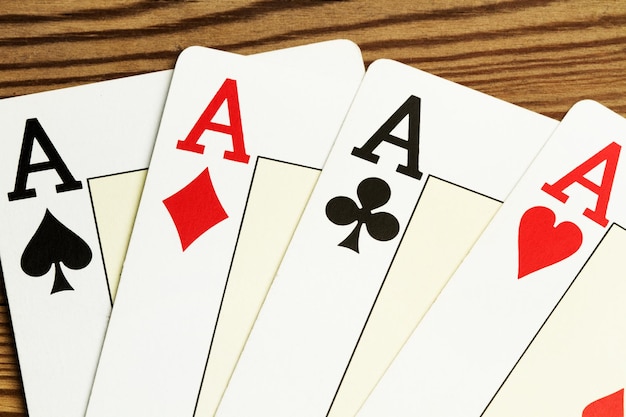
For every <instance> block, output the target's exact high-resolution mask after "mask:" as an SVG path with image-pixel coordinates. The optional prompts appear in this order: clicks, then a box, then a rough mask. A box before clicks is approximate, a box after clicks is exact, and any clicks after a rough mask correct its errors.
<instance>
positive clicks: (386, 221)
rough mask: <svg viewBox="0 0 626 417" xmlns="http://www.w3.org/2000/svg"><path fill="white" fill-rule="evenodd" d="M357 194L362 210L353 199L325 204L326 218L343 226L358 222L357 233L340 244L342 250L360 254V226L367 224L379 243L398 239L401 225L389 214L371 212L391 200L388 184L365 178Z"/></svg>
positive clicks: (337, 198)
mask: <svg viewBox="0 0 626 417" xmlns="http://www.w3.org/2000/svg"><path fill="white" fill-rule="evenodd" d="M356 194H357V196H358V197H359V202H360V203H361V205H362V206H363V207H362V208H359V207H358V206H357V204H356V203H355V202H354V201H353V200H352V199H351V198H349V197H345V196H339V197H335V198H333V199H331V200H330V201H329V202H328V204H326V217H328V220H330V221H331V222H333V223H335V224H336V225H340V226H345V225H348V224H351V223H354V222H355V221H356V222H357V224H356V226H355V227H354V230H352V232H351V233H350V234H349V235H348V237H346V238H345V239H344V240H343V241H342V242H341V243H339V246H343V247H345V248H348V249H352V250H353V251H355V252H356V253H359V233H360V232H361V225H363V224H365V227H366V228H367V232H368V233H369V235H370V236H371V237H372V238H374V239H376V240H379V241H387V240H391V239H393V238H394V237H396V236H397V235H398V232H399V230H400V225H399V224H398V220H397V219H396V218H395V217H394V216H393V215H392V214H390V213H386V212H384V211H381V212H378V213H372V210H374V209H377V208H378V207H381V206H383V205H384V204H385V203H387V201H389V197H391V189H390V188H389V185H387V183H386V182H385V181H383V180H381V179H380V178H366V179H364V180H363V181H361V183H360V184H359V186H358V187H357V189H356Z"/></svg>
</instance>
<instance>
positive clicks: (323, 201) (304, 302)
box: [217, 60, 557, 417]
mask: <svg viewBox="0 0 626 417" xmlns="http://www.w3.org/2000/svg"><path fill="white" fill-rule="evenodd" d="M556 124H557V122H555V121H553V120H551V119H548V118H546V117H543V116H540V115H537V114H535V113H532V112H530V111H527V110H524V109H521V108H519V107H516V106H513V105H511V104H508V103H505V102H503V101H500V100H497V99H495V98H492V97H489V96H486V95H484V94H482V93H479V92H476V91H473V90H470V89H468V88H465V87H462V86H459V85H457V84H454V83H452V82H449V81H446V80H443V79H440V78H438V77H435V76H432V75H429V74H426V73H423V72H421V71H418V70H416V69H413V68H410V67H408V66H405V65H402V64H399V63H396V62H393V61H387V60H382V61H377V62H375V63H373V64H372V65H371V66H370V68H369V70H368V72H367V74H366V76H365V78H364V81H363V83H362V85H361V87H360V89H359V92H358V94H357V97H356V98H355V102H354V103H353V106H352V107H351V109H350V113H349V114H348V116H347V118H346V121H345V123H344V125H343V127H342V130H341V132H340V134H339V136H338V138H337V141H336V143H335V145H334V147H333V150H332V152H331V155H330V156H329V159H328V161H327V163H326V165H325V167H324V170H323V172H322V174H321V175H320V179H319V181H318V183H317V185H316V187H315V190H314V192H313V194H312V196H311V199H310V200H309V203H308V205H307V208H306V210H305V212H304V214H303V216H302V218H301V220H300V223H299V224H298V228H297V230H296V232H295V234H294V237H293V239H292V241H291V243H290V246H289V249H288V251H287V253H286V255H285V257H284V259H283V262H282V264H281V266H280V268H279V270H278V273H277V275H276V277H275V279H274V283H273V285H272V287H271V289H270V291H269V293H268V296H267V298H266V300H265V303H264V305H263V308H262V309H261V312H260V314H259V317H258V319H257V321H256V323H255V326H254V328H253V330H252V332H251V334H250V338H249V339H248V343H247V344H246V347H245V349H244V351H243V354H242V356H241V358H240V360H239V363H238V365H237V368H236V369H235V372H234V373H233V377H232V379H231V381H230V384H229V386H228V388H227V390H226V392H225V395H224V397H223V399H222V402H221V404H220V407H219V409H218V412H217V415H218V416H232V417H235V416H242V415H257V416H270V415H271V416H294V415H297V416H319V415H325V414H326V413H327V412H328V410H329V408H330V406H331V403H332V401H333V397H334V395H335V392H336V390H337V388H338V386H339V384H340V381H341V379H342V375H343V374H344V370H345V369H346V366H347V365H348V362H349V360H350V357H351V354H352V353H353V351H354V348H355V345H356V343H357V340H358V339H359V335H360V334H361V331H362V329H363V326H364V324H365V322H366V320H367V317H368V313H369V312H370V309H371V307H372V305H373V304H374V301H375V299H376V297H377V294H378V292H379V289H380V287H381V285H382V283H383V281H384V279H385V276H386V275H387V273H388V271H389V270H390V267H391V265H392V262H394V259H396V260H398V257H401V258H402V257H403V258H404V260H403V261H402V262H405V264H406V253H407V250H409V251H410V249H407V248H410V247H412V246H411V245H412V244H414V243H415V242H409V241H407V242H406V244H407V245H409V246H407V247H405V248H403V246H402V245H404V244H405V241H404V239H405V236H406V233H409V232H408V231H406V229H407V225H408V224H409V223H410V222H411V223H416V224H420V222H421V224H422V225H423V224H424V219H422V218H420V217H421V216H425V217H427V216H429V214H428V213H432V212H433V211H435V212H437V211H438V209H437V208H436V207H432V205H433V204H435V205H436V204H443V209H445V207H446V206H447V205H454V204H456V203H459V202H461V201H464V200H463V199H462V197H459V198H460V199H459V200H456V201H445V200H444V201H443V202H440V203H436V202H433V201H432V198H434V197H436V196H432V192H429V193H428V194H429V197H428V200H429V201H430V202H429V203H428V204H426V203H424V200H422V198H423V197H422V196H423V195H425V194H426V191H425V189H424V187H426V188H428V187H430V185H428V184H432V187H435V188H436V187H437V186H439V187H441V186H442V184H441V183H446V184H448V185H450V186H451V187H452V188H456V189H457V190H453V191H452V194H454V191H458V189H460V188H465V189H466V190H465V191H467V192H472V193H474V194H476V195H477V194H480V196H478V197H477V198H478V199H479V200H480V199H481V198H482V199H484V200H488V201H487V202H486V203H485V205H484V207H487V210H492V211H493V210H495V208H497V207H494V206H497V204H498V203H497V202H494V201H493V200H494V199H495V200H500V201H501V200H503V199H504V197H505V196H506V195H507V194H508V192H509V191H510V190H511V189H512V188H513V186H514V184H515V182H516V180H517V179H518V178H519V177H520V176H521V175H522V173H523V172H524V169H525V168H526V167H527V166H528V164H529V163H530V162H531V160H532V158H533V156H534V155H535V154H536V153H537V152H538V151H539V149H540V147H541V145H542V144H543V142H544V141H545V140H546V139H547V138H548V136H549V135H550V133H551V132H552V130H553V129H554V128H555V126H556ZM417 150H419V155H418V153H417ZM444 187H445V185H444ZM468 190H469V191H468ZM461 194H462V193H461ZM479 204H480V203H479ZM426 206H428V207H426ZM489 207H491V208H489ZM416 216H417V217H416ZM480 221H482V222H483V223H484V220H480ZM417 227H419V225H418V226H417ZM405 232H406V233H405ZM431 233H432V234H433V235H435V237H434V238H438V239H442V238H441V237H438V236H436V231H433V232H431ZM476 237H477V236H476ZM401 243H402V245H401ZM396 268H397V269H401V270H402V269H405V268H408V271H405V272H404V275H405V276H406V279H416V280H420V281H421V280H424V282H427V281H430V280H431V278H433V277H431V276H428V275H425V276H419V277H416V276H413V275H412V274H411V265H410V263H409V265H407V266H397V267H396ZM439 275H445V274H439ZM441 279H444V281H443V282H445V279H447V276H445V277H441ZM429 285H430V286H431V287H432V290H430V291H432V294H431V295H430V297H424V298H423V301H421V302H423V303H424V305H423V306H422V309H423V311H425V310H426V309H427V308H428V306H429V304H430V302H432V299H434V297H436V294H437V292H438V288H440V287H441V286H443V284H442V283H433V284H432V285H431V283H430V282H429ZM394 324H395V323H392V324H388V326H393V325H394ZM405 325H406V326H408V329H405V332H407V333H409V332H410V330H411V328H412V326H414V324H413V325H411V324H410V323H409V324H405ZM377 366H378V365H377ZM383 368H384V366H383ZM379 372H380V371H379ZM376 379H377V378H376V377H374V379H373V380H374V382H375V381H376ZM357 408H358V407H357ZM346 415H349V414H346Z"/></svg>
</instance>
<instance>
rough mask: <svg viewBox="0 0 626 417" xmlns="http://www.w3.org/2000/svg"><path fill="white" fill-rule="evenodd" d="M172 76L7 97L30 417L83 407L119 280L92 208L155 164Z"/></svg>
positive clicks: (7, 245)
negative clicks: (112, 186)
mask: <svg viewBox="0 0 626 417" xmlns="http://www.w3.org/2000/svg"><path fill="white" fill-rule="evenodd" d="M171 75H172V71H163V72H157V73H152V74H145V75H139V76H134V77H129V78H124V79H119V80H113V81H106V82H101V83H96V84H91V85H85V86H80V87H73V88H68V89H63V90H57V91H51V92H45V93H39V94H33V95H28V96H22V97H16V98H9V99H5V100H2V101H0V136H1V137H2V140H1V142H0V143H1V144H0V147H1V151H0V155H1V158H2V164H0V169H1V170H2V175H1V178H2V179H1V181H2V190H3V197H2V198H1V199H0V201H1V202H0V205H1V210H2V213H3V214H2V218H1V220H0V225H1V226H0V227H1V229H0V230H1V233H2V236H3V238H2V239H0V258H1V259H2V272H3V275H4V281H5V284H6V291H7V297H8V302H9V307H10V311H11V321H12V325H13V330H14V334H15V342H16V346H17V353H18V358H19V364H20V370H21V375H22V380H23V384H24V393H25V396H26V403H27V407H28V414H29V415H30V416H31V417H38V416H45V417H49V416H77V417H78V416H83V415H84V413H85V408H86V405H87V400H88V398H89V391H90V389H91V385H92V382H93V377H94V374H95V369H96V364H97V362H98V356H99V355H100V349H101V346H102V341H103V339H104V332H105V329H106V325H107V322H108V319H109V314H110V310H111V298H110V295H109V288H108V287H109V284H110V285H111V286H113V285H114V284H113V281H115V278H116V277H115V276H114V275H115V274H111V271H110V270H109V266H110V262H109V259H107V258H103V255H102V254H103V252H104V242H103V235H102V232H103V231H105V229H107V227H108V226H107V225H106V224H105V223H100V222H98V221H96V218H95V217H94V207H93V206H92V204H93V205H95V203H94V202H95V201H96V200H102V199H112V200H113V203H114V204H115V203H116V202H117V203H119V202H120V200H122V199H123V198H124V197H123V196H120V195H116V194H115V193H113V194H112V195H108V196H104V195H103V194H102V193H100V191H99V190H94V189H93V188H91V187H90V184H91V181H92V180H93V179H95V178H96V177H98V178H107V177H108V176H111V175H114V174H123V173H126V172H128V171H133V170H137V169H145V168H147V166H148V162H149V160H150V154H151V152H152V147H153V145H154V138H155V137H156V132H157V128H158V125H159V120H160V117H161V112H162V109H163V104H164V103H165V96H166V93H167V88H168V86H169V81H170V78H171ZM20 155H21V157H20ZM20 158H22V159H20ZM31 190H32V191H31ZM122 246H123V244H122ZM110 249H111V250H113V251H115V250H117V248H116V247H115V244H112V245H110ZM122 250H123V249H122ZM107 272H108V273H109V274H107ZM107 279H108V280H109V281H111V282H109V283H108V282H107Z"/></svg>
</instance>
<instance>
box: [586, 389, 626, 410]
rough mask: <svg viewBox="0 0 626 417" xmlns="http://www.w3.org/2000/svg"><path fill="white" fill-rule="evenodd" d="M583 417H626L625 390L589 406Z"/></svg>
mask: <svg viewBox="0 0 626 417" xmlns="http://www.w3.org/2000/svg"><path fill="white" fill-rule="evenodd" d="M583 417H624V389H623V388H622V389H621V390H619V391H617V392H614V393H613V394H610V395H607V396H606V397H603V398H600V399H599V400H596V401H594V402H592V403H591V404H589V405H588V406H587V407H585V409H584V410H583Z"/></svg>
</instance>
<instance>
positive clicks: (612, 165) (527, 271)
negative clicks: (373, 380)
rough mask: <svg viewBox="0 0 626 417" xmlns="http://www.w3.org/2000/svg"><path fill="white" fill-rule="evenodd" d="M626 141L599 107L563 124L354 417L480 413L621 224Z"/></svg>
mask: <svg viewBox="0 0 626 417" xmlns="http://www.w3.org/2000/svg"><path fill="white" fill-rule="evenodd" d="M625 138H626V119H623V118H622V117H620V116H619V115H617V114H615V113H613V112H611V111H610V110H608V109H606V108H605V107H602V106H601V105H599V104H597V103H595V102H591V101H583V102H580V103H578V104H576V105H575V106H574V107H573V108H572V109H571V110H570V111H569V112H568V114H567V115H566V116H565V118H564V119H563V122H562V123H561V124H560V125H559V127H558V128H557V129H556V131H555V133H554V134H553V135H552V136H551V138H550V140H549V141H548V142H547V144H546V145H545V146H544V148H543V149H542V151H541V153H540V154H539V155H538V156H537V158H536V159H535V160H534V161H533V163H532V165H531V166H530V167H529V169H528V170H527V172H526V173H525V174H524V176H523V177H522V178H521V179H520V181H519V183H518V184H517V185H516V187H515V189H514V190H513V192H512V193H511V195H510V196H509V197H508V198H507V200H506V202H505V203H504V204H503V206H502V208H501V209H500V210H499V211H498V213H497V214H496V215H495V216H494V219H493V220H492V221H491V223H490V224H489V226H488V227H487V228H486V229H485V231H484V232H483V234H482V235H481V237H480V239H479V240H478V241H477V242H476V244H475V245H474V247H473V248H472V251H471V252H470V254H469V255H468V256H467V257H466V258H465V260H464V261H463V263H462V264H461V265H460V267H459V268H458V269H457V270H456V272H455V273H454V275H453V277H452V278H451V279H450V281H449V282H448V284H447V285H446V287H445V288H444V290H443V291H442V292H441V294H440V295H439V297H438V298H437V300H436V301H435V302H434V303H433V305H432V306H431V308H430V310H429V311H428V313H427V314H426V315H425V316H424V319H423V320H422V321H421V323H420V324H419V326H418V327H417V328H416V330H415V331H414V332H413V334H412V336H411V338H410V339H409V340H408V342H407V343H406V344H405V346H404V348H403V349H402V351H401V352H400V354H399V355H398V357H397V358H396V360H395V361H394V362H393V364H392V365H391V366H390V367H389V369H388V371H387V373H386V374H385V376H384V377H383V378H382V379H381V381H380V383H379V384H378V385H377V387H376V389H375V390H374V391H373V392H372V394H371V395H370V397H369V398H368V400H367V401H366V403H365V404H364V406H363V408H362V409H361V411H360V412H359V414H358V415H359V416H378V415H381V413H383V414H389V415H394V416H413V415H431V416H446V417H450V416H480V415H481V413H483V411H484V410H485V408H486V407H487V405H488V404H489V402H490V401H491V399H492V398H493V396H494V395H495V393H496V391H497V390H498V388H499V387H500V386H501V384H502V383H503V381H504V380H505V379H506V377H507V375H508V374H509V373H510V372H511V370H512V369H513V367H514V366H515V363H516V362H517V361H518V359H519V358H520V357H521V356H522V355H523V353H524V351H525V349H526V348H527V347H528V346H529V344H530V343H531V341H532V339H533V338H534V337H535V335H536V334H537V332H538V331H539V329H540V327H541V326H542V324H543V323H544V322H545V320H546V318H547V317H548V316H549V315H550V313H551V312H552V311H553V309H554V308H555V306H556V305H557V303H558V302H559V300H560V299H561V297H562V296H563V294H564V293H565V292H566V291H567V289H568V288H569V286H570V285H571V284H572V281H573V280H574V279H575V277H576V276H578V274H579V272H580V271H581V268H583V266H584V265H585V264H586V263H587V261H588V260H589V258H590V256H591V254H592V253H593V252H594V251H595V250H596V249H597V248H598V245H599V244H600V242H601V240H602V238H603V236H605V235H606V233H607V230H608V228H609V226H610V225H611V224H613V223H616V224H618V225H622V224H623V220H624V214H623V213H624V212H625V208H626V200H625V197H626V196H625V194H626V193H624V191H623V190H624V189H625V188H624V187H625V186H626V184H625V181H626V171H624V164H623V161H621V160H620V151H621V147H622V144H623V143H624V141H625ZM583 275H584V274H583ZM564 302H566V300H565V299H564ZM557 312H558V307H557ZM555 314H557V313H555ZM540 335H541V333H540ZM540 339H541V337H540ZM540 339H538V341H539V340H540ZM531 347H532V346H531ZM568 352H569V350H568ZM529 353H530V352H529ZM568 354H569V353H568ZM615 371H616V372H617V369H615ZM621 375H623V373H622V374H621ZM570 378H573V377H572V376H571V375H570ZM572 382H574V381H572ZM587 382H588V383H590V381H587ZM612 384H613V385H614V382H613V383H612ZM622 384H623V382H622ZM618 385H619V384H618ZM587 387H589V385H587ZM598 387H599V388H600V387H601V388H602V390H608V391H607V392H606V393H605V395H609V394H612V393H614V392H618V391H617V390H618V389H620V388H623V386H622V387H617V388H616V389H615V391H612V389H613V388H612V385H611V384H609V383H608V381H607V384H600V383H599V384H598ZM555 389H556V388H555ZM587 394H591V391H587ZM596 394H598V395H597V398H595V399H594V398H590V397H589V396H585V398H584V401H587V403H589V404H591V402H592V401H594V400H597V399H599V398H600V397H602V393H601V392H596ZM617 395H619V394H617ZM591 397H593V395H592V396H591ZM451 398H453V399H454V401H450V399H451ZM572 398H573V397H572ZM611 399H613V400H614V399H615V397H611ZM526 400H528V399H526ZM578 400H581V401H582V400H583V398H576V401H578ZM584 401H583V402H584ZM595 406H597V405H594V407H595ZM576 409H577V410H579V411H578V412H580V407H579V406H577V408H576ZM507 415H508V414H507ZM533 415H541V413H540V414H533Z"/></svg>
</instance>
